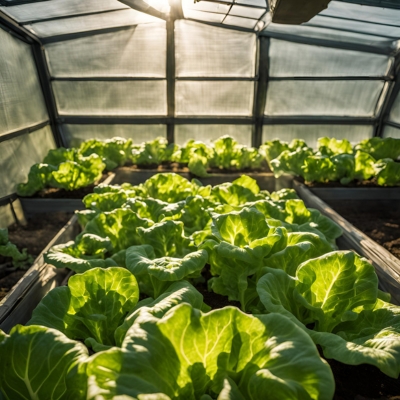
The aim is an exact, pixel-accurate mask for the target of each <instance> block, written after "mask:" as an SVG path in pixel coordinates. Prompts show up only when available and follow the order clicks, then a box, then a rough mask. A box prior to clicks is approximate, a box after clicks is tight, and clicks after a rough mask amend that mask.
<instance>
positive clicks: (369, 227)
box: [330, 200, 400, 259]
mask: <svg viewBox="0 0 400 400" xmlns="http://www.w3.org/2000/svg"><path fill="white" fill-rule="evenodd" d="M330 206H331V207H332V208H333V209H334V210H335V211H337V212H338V213H339V214H340V215H342V216H343V217H344V218H345V219H347V220H348V221H349V222H350V223H352V224H353V225H354V226H355V227H357V228H358V229H360V231H362V232H363V233H365V234H366V235H367V236H369V237H370V238H371V239H373V240H375V242H377V243H379V244H380V245H381V246H383V247H384V248H385V249H386V250H388V251H390V252H391V253H392V254H393V255H394V256H396V257H397V258H399V259H400V202H399V201H396V200H394V201H389V200H387V201H362V202H361V201H348V200H347V201H343V200H342V201H335V202H332V203H331V204H330Z"/></svg>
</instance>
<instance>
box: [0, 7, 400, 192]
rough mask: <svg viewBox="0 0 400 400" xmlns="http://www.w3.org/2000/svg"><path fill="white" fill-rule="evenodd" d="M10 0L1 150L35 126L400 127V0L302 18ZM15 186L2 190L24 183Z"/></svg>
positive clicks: (169, 129)
mask: <svg viewBox="0 0 400 400" xmlns="http://www.w3.org/2000/svg"><path fill="white" fill-rule="evenodd" d="M0 4H2V6H0V26H1V27H2V28H3V30H1V29H0V43H1V45H0V55H1V57H0V71H1V74H2V87H1V89H0V105H2V108H1V107H0V142H1V143H0V155H1V156H2V157H3V159H7V157H8V160H11V159H13V160H14V159H16V157H14V156H13V154H14V153H15V148H16V146H17V147H18V146H19V145H20V144H21V143H22V140H25V142H26V140H27V136H26V135H28V134H29V135H30V136H29V137H30V140H31V141H32V144H31V145H30V147H32V146H33V147H34V146H36V147H37V148H39V147H38V146H39V144H40V143H39V142H37V143H36V141H41V143H47V145H46V146H47V148H49V147H52V146H54V141H53V138H54V139H55V143H56V144H57V145H70V144H74V143H76V142H79V141H81V140H84V139H87V138H89V137H92V136H97V137H99V138H107V137H112V136H122V137H133V138H134V140H135V141H142V140H144V139H146V140H147V139H150V138H155V137H157V136H164V137H167V138H168V139H169V140H170V141H175V142H177V143H184V142H185V141H186V140H188V139H189V138H194V139H202V140H213V139H215V138H216V137H219V136H221V134H230V135H232V136H233V137H235V138H236V139H238V140H240V141H241V142H242V143H243V144H247V145H253V146H259V145H260V144H261V143H263V142H264V141H265V140H267V139H270V138H274V137H279V138H280V139H282V140H290V139H292V138H294V137H301V138H304V139H306V140H308V141H309V143H310V144H311V145H312V144H313V143H315V141H316V138H318V137H320V136H335V137H337V138H341V137H347V138H349V139H350V140H351V141H353V142H356V141H358V140H361V139H364V138H367V137H371V136H392V137H400V96H399V91H400V78H399V76H400V74H399V69H400V8H399V3H398V2H397V1H392V0H385V1H380V0H364V1H361V0H360V1H358V0H357V1H356V0H354V1H353V0H352V1H351V2H349V1H347V2H345V1H337V0H334V1H331V2H330V3H329V6H328V8H327V9H325V10H323V11H322V12H320V13H319V14H318V15H316V16H315V17H314V18H312V19H311V20H310V21H308V22H306V23H303V24H301V25H281V24H276V23H272V22H271V14H270V12H269V10H268V3H267V2H266V1H265V0H237V1H234V2H231V1H215V0H211V1H205V0H202V1H199V2H196V3H194V2H193V0H182V1H181V2H180V1H177V0H170V2H169V3H168V1H167V0H146V1H145V0H123V1H122V2H120V1H117V0H47V1H32V0H31V1H28V0H0ZM10 33H11V35H10ZM22 66H23V67H22ZM26 143H27V142H26ZM34 143H36V145H34ZM43 151H44V150H43ZM39 153H40V154H41V151H39V150H38V151H37V152H36V153H35V154H36V155H35V156H34V157H33V158H32V160H30V159H29V166H30V165H31V164H32V163H33V162H38V161H39V158H40V154H39ZM21 154H22V153H21ZM22 159H24V157H22V158H21V159H20V160H19V161H18V162H17V161H15V163H16V167H15V171H16V176H19V177H20V179H23V177H25V176H26V173H27V168H28V161H26V165H25V164H24V166H23V167H22V166H21V165H20V164H21V162H22V161H21V160H22ZM26 159H27V160H28V158H26ZM15 179H17V178H15ZM3 187H4V190H3V192H4V193H0V198H1V196H2V195H9V194H10V193H12V192H13V189H12V188H13V187H15V181H13V182H10V183H9V185H3Z"/></svg>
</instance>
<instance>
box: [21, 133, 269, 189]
mask: <svg viewBox="0 0 400 400" xmlns="http://www.w3.org/2000/svg"><path fill="white" fill-rule="evenodd" d="M171 163H177V164H179V166H181V167H188V168H189V170H190V172H191V173H192V174H193V175H196V176H199V177H205V176H208V173H207V170H209V169H210V168H217V169H226V170H236V171H243V170H260V169H261V168H263V167H264V168H265V167H267V163H266V161H265V157H264V156H263V155H262V153H260V152H259V150H258V149H255V148H252V147H247V146H244V145H241V144H239V143H238V142H237V141H236V140H235V139H233V138H232V137H229V136H223V137H221V138H219V139H217V140H215V141H214V142H213V143H212V144H211V145H206V144H204V143H202V142H198V141H194V140H189V141H188V142H187V143H186V145H185V146H182V147H181V146H179V145H177V144H173V143H172V144H168V142H167V140H166V139H165V138H161V137H159V138H157V139H155V140H151V141H148V142H143V143H141V144H138V145H135V144H133V143H132V140H131V139H128V140H127V139H123V138H118V137H116V138H112V139H108V140H104V141H101V140H97V139H90V140H87V141H85V142H83V143H82V144H81V145H80V146H79V147H78V148H68V149H66V148H63V147H61V148H58V149H53V150H50V151H49V153H48V154H47V155H46V157H45V158H44V159H43V161H42V163H38V164H35V165H33V166H32V167H31V169H30V171H29V174H28V181H27V182H26V183H21V184H19V185H18V187H17V193H18V194H19V195H20V196H32V195H34V194H35V193H36V192H38V191H40V190H42V189H44V188H46V187H55V188H61V189H65V190H75V189H79V188H81V187H85V186H88V185H90V184H92V183H94V182H96V181H98V180H99V179H100V178H101V177H102V174H103V172H104V171H111V170H113V169H115V168H117V167H121V166H124V165H127V164H133V165H137V166H138V167H158V166H159V165H162V164H167V165H171Z"/></svg>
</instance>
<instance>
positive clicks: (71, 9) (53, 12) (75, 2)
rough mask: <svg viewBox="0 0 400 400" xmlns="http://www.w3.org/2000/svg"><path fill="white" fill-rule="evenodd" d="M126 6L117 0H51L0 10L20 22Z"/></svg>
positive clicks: (124, 7) (125, 7)
mask: <svg viewBox="0 0 400 400" xmlns="http://www.w3.org/2000/svg"><path fill="white" fill-rule="evenodd" d="M127 8H129V7H128V6H126V5H125V4H123V3H120V2H119V1H117V0H84V1H82V0H52V1H42V2H38V3H32V4H23V5H20V6H12V7H0V9H1V10H2V11H4V12H5V13H7V14H8V15H10V16H11V17H13V18H14V19H15V20H17V21H18V22H21V23H24V22H28V21H35V20H40V19H48V18H57V17H66V16H69V15H76V14H85V13H95V12H102V11H107V10H116V9H127Z"/></svg>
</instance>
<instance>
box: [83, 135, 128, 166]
mask: <svg viewBox="0 0 400 400" xmlns="http://www.w3.org/2000/svg"><path fill="white" fill-rule="evenodd" d="M78 151H79V153H80V154H82V155H83V156H84V157H87V156H89V155H91V154H97V155H98V156H100V157H101V158H102V160H103V162H104V164H105V165H106V169H107V170H109V171H111V170H113V169H114V168H117V167H121V166H123V165H125V164H126V163H127V162H128V161H129V160H130V158H131V152H132V140H131V139H123V138H120V137H114V138H112V139H107V140H104V141H102V140H97V139H89V140H86V141H85V142H83V143H81V145H80V147H79V150H78Z"/></svg>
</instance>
